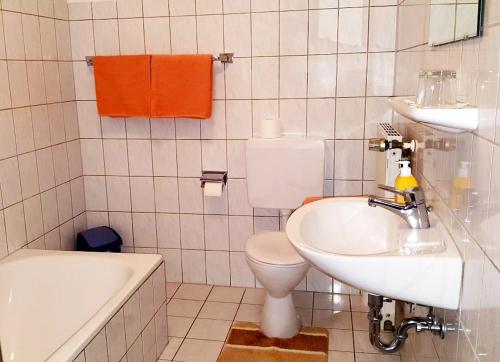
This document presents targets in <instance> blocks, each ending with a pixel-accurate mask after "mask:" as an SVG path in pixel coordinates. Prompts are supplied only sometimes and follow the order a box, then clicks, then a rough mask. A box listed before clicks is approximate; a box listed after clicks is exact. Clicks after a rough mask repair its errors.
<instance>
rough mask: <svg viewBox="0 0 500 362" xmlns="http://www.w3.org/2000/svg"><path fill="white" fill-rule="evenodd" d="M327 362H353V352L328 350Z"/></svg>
mask: <svg viewBox="0 0 500 362" xmlns="http://www.w3.org/2000/svg"><path fill="white" fill-rule="evenodd" d="M328 362H354V353H352V352H338V351H328Z"/></svg>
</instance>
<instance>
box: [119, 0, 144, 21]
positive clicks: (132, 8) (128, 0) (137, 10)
mask: <svg viewBox="0 0 500 362" xmlns="http://www.w3.org/2000/svg"><path fill="white" fill-rule="evenodd" d="M116 5H117V10H118V17H119V18H136V17H142V0H120V1H117V2H116Z"/></svg>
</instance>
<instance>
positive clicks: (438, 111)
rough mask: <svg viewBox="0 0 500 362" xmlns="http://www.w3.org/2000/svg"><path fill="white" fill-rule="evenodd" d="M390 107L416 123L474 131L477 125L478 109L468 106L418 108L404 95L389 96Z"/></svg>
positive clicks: (444, 128)
mask: <svg viewBox="0 0 500 362" xmlns="http://www.w3.org/2000/svg"><path fill="white" fill-rule="evenodd" d="M389 103H390V104H391V106H392V109H393V110H394V111H395V112H397V113H399V114H401V115H402V116H404V117H406V118H409V119H411V120H413V121H415V122H418V123H425V124H427V125H430V126H432V127H435V128H438V129H441V130H445V131H450V132H465V131H474V130H476V129H477V127H478V125H479V109H478V108H473V107H469V106H463V107H457V108H418V107H416V106H415V102H414V100H413V99H410V98H406V97H393V98H389Z"/></svg>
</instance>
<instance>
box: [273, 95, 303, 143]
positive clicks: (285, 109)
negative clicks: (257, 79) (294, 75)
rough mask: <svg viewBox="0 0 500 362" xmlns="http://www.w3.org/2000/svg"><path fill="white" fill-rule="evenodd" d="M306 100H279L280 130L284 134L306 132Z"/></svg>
mask: <svg viewBox="0 0 500 362" xmlns="http://www.w3.org/2000/svg"><path fill="white" fill-rule="evenodd" d="M306 105H307V104H306V100H305V99H283V100H281V101H280V121H281V130H282V133H285V134H299V135H300V134H305V133H306Z"/></svg>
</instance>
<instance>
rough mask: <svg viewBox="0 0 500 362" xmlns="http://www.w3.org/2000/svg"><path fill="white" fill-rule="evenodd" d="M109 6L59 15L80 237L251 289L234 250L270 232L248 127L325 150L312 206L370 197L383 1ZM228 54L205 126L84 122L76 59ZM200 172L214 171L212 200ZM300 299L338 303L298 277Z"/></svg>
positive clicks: (193, 276) (388, 34)
mask: <svg viewBox="0 0 500 362" xmlns="http://www.w3.org/2000/svg"><path fill="white" fill-rule="evenodd" d="M368 4H369V2H368V1H354V0H349V1H347V0H341V1H337V0H326V1H323V0H320V1H313V0H310V1H308V0H294V1H286V0H281V1H278V0H265V1H263V0H252V1H250V0H224V1H222V0H197V1H195V0H170V1H167V0H121V1H118V2H115V1H100V2H94V3H92V5H90V4H89V3H77V4H71V6H70V11H69V14H70V19H71V21H70V24H71V25H70V28H71V38H72V44H73V48H72V58H73V67H74V74H75V84H76V99H77V109H78V114H79V123H80V135H81V146H82V156H83V163H82V164H83V173H84V175H85V177H84V179H85V182H84V183H85V194H86V210H87V211H88V213H87V214H88V222H89V225H100V224H109V225H110V226H112V227H114V228H116V229H117V230H118V231H119V232H120V233H121V234H123V235H124V236H125V239H126V246H127V248H128V250H130V251H133V250H135V251H138V252H157V251H158V252H160V253H162V254H163V255H164V256H165V259H166V262H167V263H166V265H167V278H168V279H169V280H171V281H181V280H182V281H184V282H196V283H205V282H208V283H215V284H222V285H237V286H254V285H255V279H254V277H253V275H252V273H251V271H250V270H249V269H248V267H247V264H246V262H245V257H244V242H245V240H246V238H247V237H248V236H249V235H251V234H252V233H254V232H255V231H259V230H275V229H278V228H279V227H280V222H279V216H278V212H277V211H276V210H254V209H253V208H252V207H251V206H250V205H249V204H248V200H247V196H246V179H245V166H244V162H245V161H244V141H245V140H246V139H247V138H249V137H252V135H254V134H256V133H258V129H259V124H260V121H261V120H264V119H266V118H280V119H281V122H282V124H283V127H284V129H285V131H287V132H298V133H302V134H308V135H319V136H323V137H324V138H325V139H326V140H327V141H326V142H327V146H328V147H327V149H328V151H327V156H326V175H325V194H326V195H333V194H335V195H352V194H361V193H368V192H371V191H372V189H373V186H374V181H373V180H374V177H373V165H372V164H371V163H369V162H364V160H365V159H367V154H366V153H367V151H366V147H365V143H364V140H365V139H366V138H369V137H371V136H373V135H374V133H375V132H376V126H375V123H376V122H380V121H391V118H392V115H391V112H390V110H389V109H388V107H387V105H386V102H385V96H390V95H392V93H393V73H394V60H395V32H396V15H397V6H396V0H383V1H377V2H374V1H372V6H368ZM224 51H225V52H234V53H235V56H236V59H235V61H234V63H233V64H229V65H226V66H223V65H221V64H220V63H216V64H215V86H214V88H215V91H214V98H215V99H214V114H213V117H212V119H210V120H207V121H195V120H186V119H177V120H171V119H155V120H149V119H127V120H124V119H109V118H101V119H99V117H98V116H97V115H96V103H95V91H94V84H93V83H94V82H93V76H92V68H89V67H87V65H86V63H85V62H84V57H85V56H86V55H94V54H98V55H109V54H143V53H145V52H147V53H161V54H170V53H172V54H179V53H207V52H208V53H213V54H218V53H220V52H224ZM203 169H216V170H228V172H229V182H228V188H227V190H225V191H224V195H223V197H222V198H219V199H210V198H204V197H203V195H202V191H201V189H200V182H199V177H200V175H201V170H203ZM301 288H307V289H309V290H318V291H331V290H332V289H334V288H335V290H336V291H343V292H349V291H350V290H349V288H347V287H345V286H342V285H341V284H340V283H337V282H333V281H332V280H331V279H330V278H328V277H326V276H324V275H323V274H321V273H319V272H316V271H311V273H310V274H309V276H308V279H307V283H306V282H304V283H302V284H301Z"/></svg>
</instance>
